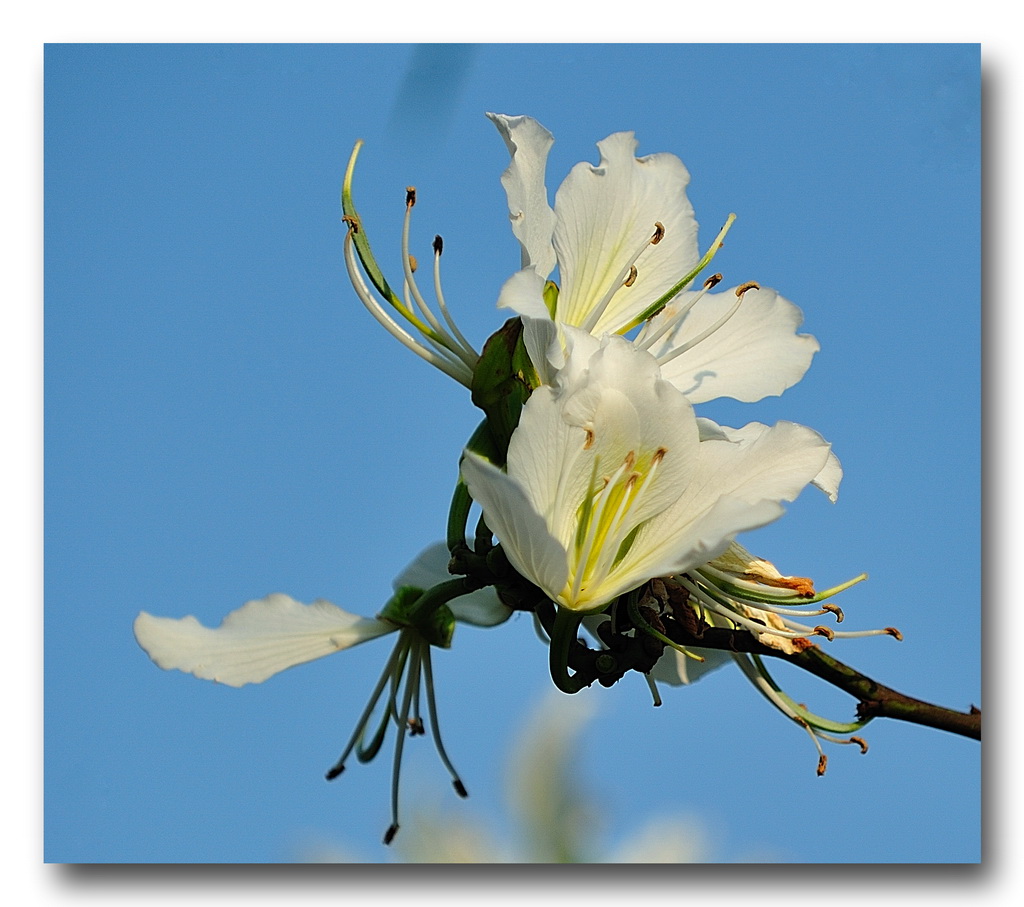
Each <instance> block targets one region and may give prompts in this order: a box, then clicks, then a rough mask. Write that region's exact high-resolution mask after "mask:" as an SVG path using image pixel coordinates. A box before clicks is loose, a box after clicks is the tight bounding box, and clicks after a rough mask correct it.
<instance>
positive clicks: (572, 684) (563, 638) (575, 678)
mask: <svg viewBox="0 0 1024 907" xmlns="http://www.w3.org/2000/svg"><path fill="white" fill-rule="evenodd" d="M582 620H583V617H582V615H580V614H578V613H577V612H575V611H570V610H569V609H568V608H558V609H557V611H556V613H555V623H554V626H553V627H552V628H551V645H550V646H549V647H548V655H549V659H550V666H551V679H552V680H553V681H554V683H555V686H556V687H558V689H560V690H561V691H562V692H563V693H570V694H572V693H578V692H579V691H580V690H582V689H583V688H584V687H585V686H588V685H589V684H590V683H592V682H593V678H591V679H590V680H586V679H585V678H584V677H583V676H582V675H581V674H580V673H579V672H577V673H576V674H574V675H572V676H570V675H569V649H570V648H571V647H572V645H573V643H575V642H576V636H577V633H578V632H579V629H580V623H581V622H582Z"/></svg>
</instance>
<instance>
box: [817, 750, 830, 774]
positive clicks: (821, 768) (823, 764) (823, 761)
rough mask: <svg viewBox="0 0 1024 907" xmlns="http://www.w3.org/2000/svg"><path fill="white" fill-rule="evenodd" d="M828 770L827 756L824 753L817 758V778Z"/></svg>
mask: <svg viewBox="0 0 1024 907" xmlns="http://www.w3.org/2000/svg"><path fill="white" fill-rule="evenodd" d="M826 768H828V756H826V755H825V754H824V753H822V754H821V756H820V757H819V758H818V777H819V778H820V777H821V776H822V775H824V774H825V769H826Z"/></svg>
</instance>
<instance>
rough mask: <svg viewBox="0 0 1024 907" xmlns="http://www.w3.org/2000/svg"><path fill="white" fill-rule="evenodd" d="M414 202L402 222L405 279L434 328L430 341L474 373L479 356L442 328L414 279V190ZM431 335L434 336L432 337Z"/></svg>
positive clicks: (407, 204)
mask: <svg viewBox="0 0 1024 907" xmlns="http://www.w3.org/2000/svg"><path fill="white" fill-rule="evenodd" d="M410 191H411V192H412V199H413V200H412V202H411V203H410V202H409V197H408V196H407V197H406V208H405V218H404V219H403V221H402V265H403V272H404V274H405V279H406V281H407V282H408V284H409V289H410V291H411V292H412V298H413V299H414V300H416V306H417V308H419V310H420V312H421V313H422V314H423V317H424V318H426V319H427V321H428V322H429V324H430V326H431V327H432V328H433V332H426V331H425V332H424V333H425V334H427V336H428V339H433V340H434V341H435V342H436V343H439V344H440V345H441V346H443V347H445V348H446V349H448V350H449V351H450V352H451V353H452V354H454V355H455V356H456V357H457V358H459V359H461V360H462V361H463V362H464V363H465V364H466V365H467V366H468V367H469V369H470V370H471V371H472V369H473V368H475V366H476V362H477V358H478V357H477V355H476V353H475V352H473V351H471V350H470V351H469V352H467V351H466V350H465V349H463V348H462V347H461V346H460V345H459V344H458V343H456V341H455V340H453V339H452V338H451V337H450V336H449V334H448V332H447V331H445V329H444V328H443V327H441V323H440V322H439V321H438V320H437V317H436V316H435V315H434V313H433V312H431V311H430V307H429V306H428V305H427V303H426V301H425V300H424V298H423V294H422V293H420V289H419V287H418V286H417V284H416V279H415V278H414V277H413V269H412V261H413V260H414V259H412V256H411V255H410V254H409V224H410V223H411V221H412V207H413V204H415V200H416V193H415V190H412V189H411V187H410ZM431 333H432V334H433V336H431Z"/></svg>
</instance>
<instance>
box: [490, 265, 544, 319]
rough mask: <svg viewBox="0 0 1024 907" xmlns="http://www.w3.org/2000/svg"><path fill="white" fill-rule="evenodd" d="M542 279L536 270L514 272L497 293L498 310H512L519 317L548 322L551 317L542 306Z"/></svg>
mask: <svg viewBox="0 0 1024 907" xmlns="http://www.w3.org/2000/svg"><path fill="white" fill-rule="evenodd" d="M544 283H545V281H544V278H543V277H541V275H540V274H538V273H537V269H536V268H532V267H531V268H523V270H522V271H516V273H515V274H513V275H512V276H511V277H510V278H509V279H508V280H506V281H505V283H504V284H502V287H501V291H500V292H499V293H498V308H499V309H512V311H513V312H518V313H519V314H520V315H526V316H529V317H530V318H536V319H539V320H544V319H547V320H550V319H551V315H550V313H549V312H548V309H547V306H546V305H545V304H544Z"/></svg>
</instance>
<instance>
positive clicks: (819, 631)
mask: <svg viewBox="0 0 1024 907" xmlns="http://www.w3.org/2000/svg"><path fill="white" fill-rule="evenodd" d="M814 635H815V636H824V637H825V639H827V640H828V641H829V642H832V640H833V639H835V638H836V634H835V633H834V632H833V631H832V630H830V629H829V628H828V627H815V628H814Z"/></svg>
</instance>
